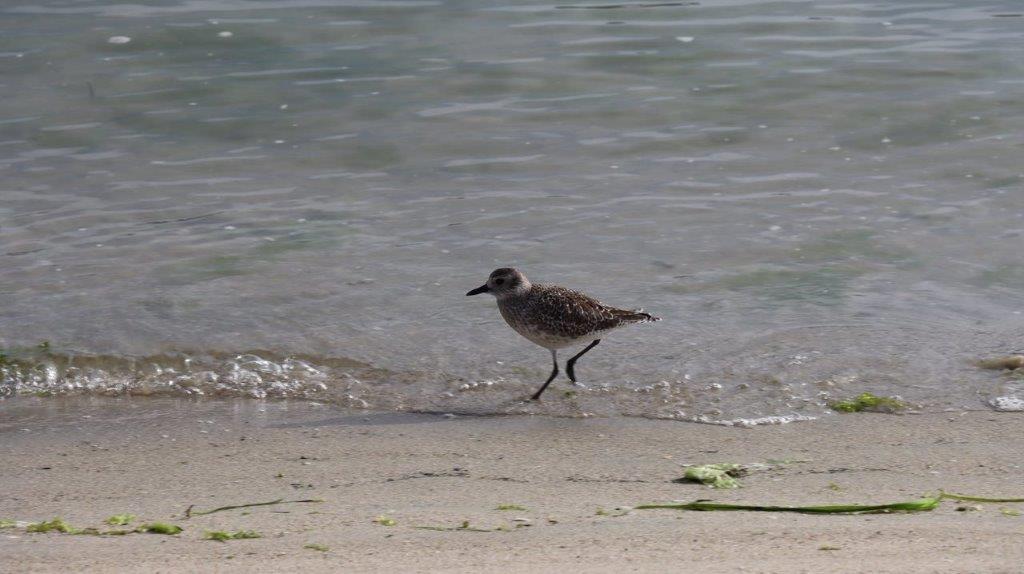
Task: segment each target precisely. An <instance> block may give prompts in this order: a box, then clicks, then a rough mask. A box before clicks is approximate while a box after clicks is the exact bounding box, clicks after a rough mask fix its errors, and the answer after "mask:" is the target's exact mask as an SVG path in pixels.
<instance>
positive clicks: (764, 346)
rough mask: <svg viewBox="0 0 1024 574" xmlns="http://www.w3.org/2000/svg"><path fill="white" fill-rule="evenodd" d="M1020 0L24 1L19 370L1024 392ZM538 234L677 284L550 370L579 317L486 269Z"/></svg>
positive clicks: (648, 390) (471, 402)
mask: <svg viewBox="0 0 1024 574" xmlns="http://www.w3.org/2000/svg"><path fill="white" fill-rule="evenodd" d="M1022 14H1024V10H1022V6H1021V5H1020V3H1019V2H1016V1H1011V0H1007V1H1002V2H1000V1H990V2H972V3H970V4H969V5H965V4H964V3H962V2H952V1H949V2H942V1H936V2H917V3H909V2H881V1H880V2H849V1H842V2H840V1H790V2H785V1H780V2H757V1H752V0H746V1H741V0H709V1H701V2H699V3H697V2H693V3H691V2H682V3H637V2H627V3H622V4H612V3H608V4H602V3H577V4H571V3H570V4H564V5H559V4H552V3H535V2H515V3H510V2H507V1H506V2H484V1H476V2H435V1H416V0H409V1H393V2H384V1H374V0H358V1H343V0H290V1H283V0H204V1H198V0H174V1H172V0H161V1H151V2H146V3H119V2H112V1H99V0H77V1H73V2H69V1H67V0H59V1H58V0H12V1H10V2H5V3H4V5H3V7H2V8H0V95H2V101H3V105H2V107H0V175H2V179H0V260H2V263H3V264H2V266H0V296H2V298H3V302H4V304H3V307H2V308H0V346H2V347H3V349H4V352H5V353H6V355H7V356H8V357H9V358H13V359H14V360H15V363H14V364H8V365H7V366H6V367H4V371H3V372H4V379H3V384H2V386H0V394H4V395H8V396H11V395H18V394H49V393H57V394H63V393H83V392H84V393H92V394H101V395H102V394H132V395H140V394H158V395H161V394H170V395H190V396H207V397H208V396H218V395H232V396H234V395H248V396H255V397H263V396H270V397H299V398H311V399H314V400H320V401H331V402H336V403H339V404H343V405H345V406H352V407H357V408H375V409H393V410H425V411H441V412H480V413H505V412H512V413H514V412H528V413H550V414H556V415H568V416H583V415H586V414H598V415H615V414H625V415H634V416H654V417H673V418H680V419H699V420H726V421H728V420H733V419H736V418H740V417H745V418H752V417H753V418H756V417H767V416H791V415H798V416H817V415H820V414H821V413H823V412H825V411H826V409H825V407H824V405H825V403H826V402H827V400H828V399H829V398H834V397H844V396H848V395H850V394H856V393H859V392H862V391H871V392H875V393H877V394H890V395H899V396H901V397H903V398H904V399H907V400H909V401H911V402H913V403H914V404H915V406H917V407H918V408H920V409H923V410H940V409H945V408H958V409H959V408H969V409H972V408H973V409H977V408H989V405H990V401H992V400H993V399H995V398H996V397H1004V398H1010V399H1012V398H1013V397H1017V396H1024V389H1022V388H1021V387H1022V384H1024V383H1022V379H1021V378H1020V377H1014V376H1012V375H1009V374H1003V373H999V372H994V371H985V370H981V369H978V368H976V367H975V366H974V365H973V364H972V361H973V360H974V359H976V358H979V357H985V356H992V355H998V354H1005V353H1008V352H1012V351H1014V350H1019V349H1020V348H1022V347H1024V316H1022V312H1024V293H1022V291H1021V288H1020V287H1021V283H1022V280H1024V267H1022V266H1021V240H1022V236H1024V197H1022V181H1024V180H1022V177H1024V168H1022V166H1021V162H1020V157H1021V154H1020V151H1021V146H1022V144H1024V141H1022V140H1021V134H1022V133H1024V58H1021V50H1020V47H1021V46H1022V45H1024V44H1022V42H1024V27H1022V26H1024V16H1022ZM126 38H127V40H126ZM505 265H515V266H517V267H520V268H522V269H524V270H525V271H526V272H527V273H528V274H529V275H530V276H531V277H532V278H534V279H535V280H541V281H549V282H557V283H560V284H563V285H567V286H570V287H575V288H580V289H583V290H585V291H588V292H590V293H592V294H594V295H596V296H598V297H600V298H601V299H602V300H604V301H606V302H608V303H611V304H615V305H619V306H625V307H632V306H643V307H645V308H646V309H648V310H649V311H651V312H653V313H655V314H657V315H660V316H661V317H663V318H664V319H665V320H664V321H663V322H661V323H657V324H654V325H641V326H636V327H634V328H632V329H630V330H626V331H622V332H619V333H616V334H614V335H612V336H609V337H608V338H607V339H606V340H605V342H604V343H603V344H602V345H601V346H600V347H599V348H598V349H596V350H595V351H594V352H592V353H591V354H589V355H587V357H586V359H585V360H582V361H581V362H580V364H579V369H578V373H579V374H580V375H581V378H582V379H583V380H584V381H585V382H586V384H587V387H586V388H577V389H574V390H575V391H576V394H575V396H571V397H568V396H563V392H564V391H566V390H568V389H570V387H569V386H568V385H567V383H565V382H561V381H560V382H559V383H558V384H557V385H556V386H555V387H553V391H554V392H551V393H550V397H546V400H545V402H544V403H543V404H541V405H530V404H524V403H522V402H521V401H520V400H519V399H522V398H523V397H525V396H527V395H528V394H529V393H530V392H531V391H532V390H533V389H534V388H536V386H537V385H539V384H540V382H542V381H543V379H544V378H545V376H546V374H547V371H548V369H549V364H548V355H547V352H546V351H544V350H542V349H540V348H538V347H534V346H532V345H531V344H530V343H528V342H526V341H525V340H522V339H520V338H518V337H517V336H516V335H515V334H514V333H513V332H512V331H511V330H510V329H508V328H507V327H506V326H505V325H504V324H503V322H502V321H501V319H500V317H499V316H498V314H497V312H496V310H495V309H494V304H493V302H492V301H489V300H483V299H482V298H473V299H467V298H466V297H465V296H464V293H465V292H466V291H467V290H468V289H470V288H472V287H475V286H477V285H479V284H480V283H482V282H483V280H484V278H485V277H486V275H487V273H489V272H490V271H491V270H492V269H493V268H495V267H498V266H505ZM44 341H45V342H47V343H48V344H44V345H42V347H40V343H42V342H44ZM563 354H564V353H563ZM1010 402H1012V400H1011V401H1010ZM1000 404H1002V403H1000Z"/></svg>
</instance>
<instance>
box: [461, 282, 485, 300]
mask: <svg viewBox="0 0 1024 574" xmlns="http://www.w3.org/2000/svg"><path fill="white" fill-rule="evenodd" d="M488 291H490V289H488V288H487V284H486V283H484V284H483V285H481V286H479V287H477V288H476V289H473V290H472V291H470V292H469V293H466V297H469V296H470V295H479V294H481V293H486V292H488Z"/></svg>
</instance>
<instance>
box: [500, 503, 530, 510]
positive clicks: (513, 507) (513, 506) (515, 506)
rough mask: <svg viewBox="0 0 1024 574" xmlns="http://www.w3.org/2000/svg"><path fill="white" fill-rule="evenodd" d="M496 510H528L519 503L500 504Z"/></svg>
mask: <svg viewBox="0 0 1024 574" xmlns="http://www.w3.org/2000/svg"><path fill="white" fill-rule="evenodd" d="M495 510H526V507H523V506H519V505H518V504H499V505H498V507H497V508H495Z"/></svg>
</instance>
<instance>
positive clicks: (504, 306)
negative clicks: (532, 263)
mask: <svg viewBox="0 0 1024 574" xmlns="http://www.w3.org/2000/svg"><path fill="white" fill-rule="evenodd" d="M481 293H490V294H491V295H494V297H495V298H496V299H497V300H498V311H500V312H501V316H502V317H503V318H504V319H505V322H506V323H508V325H509V326H510V327H512V328H513V329H514V330H515V331H516V332H517V333H519V334H520V335H522V336H523V337H525V338H526V339H527V340H529V341H531V342H533V343H534V344H537V345H540V346H541V347H544V348H545V349H547V350H549V351H551V362H552V363H553V367H552V369H551V376H549V377H548V380H547V381H545V382H544V385H543V386H541V387H540V389H538V390H537V392H536V393H534V394H533V396H531V397H530V399H531V400H534V401H536V400H538V399H540V396H541V394H543V393H544V391H545V390H546V389H547V388H548V385H550V384H551V381H553V380H555V377H557V376H558V350H559V349H562V348H565V347H569V346H571V345H576V344H579V343H584V342H586V343H589V344H588V345H587V346H586V347H585V348H584V349H583V350H582V351H580V352H579V353H576V354H575V355H573V356H572V358H570V359H569V360H568V361H567V362H566V364H565V371H566V374H567V375H569V380H570V381H572V382H573V383H576V373H575V371H574V367H575V366H576V361H577V360H578V359H579V358H580V357H582V356H583V355H584V354H585V353H586V352H587V351H589V350H591V349H593V348H594V347H596V346H597V344H598V343H600V342H601V337H602V336H604V334H605V333H608V332H609V331H612V330H614V329H617V328H619V327H623V326H625V325H631V324H633V323H650V322H654V321H660V320H661V319H660V318H659V317H655V316H653V315H651V314H649V313H646V312H644V310H643V309H635V310H631V311H630V310H626V309H617V308H615V307H609V306H608V305H605V304H603V303H601V302H600V301H598V300H597V299H594V298H593V297H590V296H588V295H585V294H583V293H580V292H579V291H574V290H572V289H567V288H565V287H559V286H557V285H542V284H539V283H531V282H530V280H529V279H527V278H526V275H525V274H523V272H522V271H519V270H518V269H515V268H512V267H502V268H500V269H495V270H494V271H492V272H491V274H490V276H489V277H488V278H487V282H486V283H484V284H483V285H481V286H480V287H477V288H476V289H473V290H471V291H469V292H468V293H466V296H467V297H469V296H473V295H479V294H481Z"/></svg>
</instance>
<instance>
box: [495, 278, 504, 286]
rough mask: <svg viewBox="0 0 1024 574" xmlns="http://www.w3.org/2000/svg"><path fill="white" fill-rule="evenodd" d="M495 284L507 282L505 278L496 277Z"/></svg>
mask: <svg viewBox="0 0 1024 574" xmlns="http://www.w3.org/2000/svg"><path fill="white" fill-rule="evenodd" d="M494 284H495V285H504V284H505V280H504V279H495V280H494Z"/></svg>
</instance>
